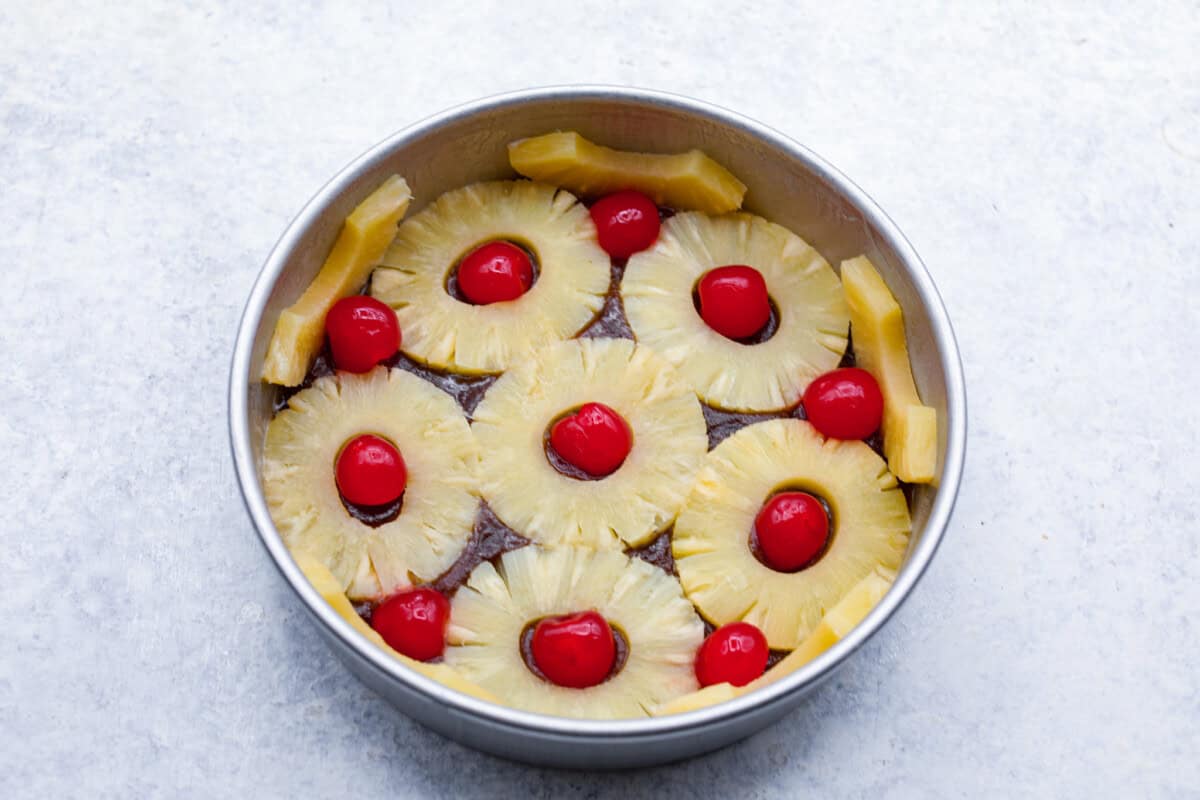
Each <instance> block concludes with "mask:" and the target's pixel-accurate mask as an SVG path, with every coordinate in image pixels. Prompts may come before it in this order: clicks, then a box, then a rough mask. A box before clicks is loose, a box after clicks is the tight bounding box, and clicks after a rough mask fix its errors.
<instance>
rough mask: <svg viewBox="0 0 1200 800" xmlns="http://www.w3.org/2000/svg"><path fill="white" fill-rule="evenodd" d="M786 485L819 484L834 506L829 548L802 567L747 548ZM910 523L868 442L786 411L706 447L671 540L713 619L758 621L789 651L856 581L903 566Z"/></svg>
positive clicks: (685, 576)
mask: <svg viewBox="0 0 1200 800" xmlns="http://www.w3.org/2000/svg"><path fill="white" fill-rule="evenodd" d="M785 488H799V489H804V490H808V491H812V492H815V493H817V494H819V495H821V496H822V497H823V498H824V499H825V500H826V501H827V502H828V503H829V505H830V507H831V510H832V512H833V521H834V530H833V538H832V541H831V543H830V545H829V548H828V550H827V551H826V552H825V554H824V555H823V556H822V557H821V559H820V560H819V561H818V562H817V563H816V564H814V565H812V566H811V567H808V568H807V569H804V570H801V571H800V572H796V573H782V572H776V571H774V570H772V569H770V568H769V567H767V566H766V565H764V564H762V563H761V562H759V561H758V559H756V558H755V557H754V555H753V554H752V553H751V551H750V547H749V536H750V532H751V530H752V528H753V526H754V518H755V516H756V515H757V514H758V512H759V510H760V509H761V507H762V504H763V503H764V502H766V500H767V498H768V497H769V496H770V495H771V494H772V493H774V492H776V491H778V490H780V489H785ZM910 527H911V522H910V519H909V514H908V505H907V503H906V502H905V499H904V494H903V492H901V490H900V488H899V484H898V483H897V482H896V479H895V477H894V476H893V475H892V474H891V473H890V472H888V470H887V465H886V464H885V463H884V461H883V459H881V458H880V457H879V456H878V455H877V454H876V453H875V452H874V451H872V450H871V449H870V448H869V447H867V445H866V444H864V443H862V442H857V441H853V442H852V441H838V440H834V439H825V438H823V437H822V436H821V435H820V434H818V433H817V432H816V429H814V428H813V427H812V426H811V425H810V424H809V423H807V422H804V421H802V420H796V419H780V420H771V421H768V422H761V423H758V424H755V425H750V426H748V427H746V428H743V429H742V430H740V431H738V432H737V433H735V434H733V435H732V436H730V437H729V438H728V439H726V440H725V441H723V442H721V444H719V445H718V446H717V447H716V448H714V449H713V450H712V451H711V452H710V453H709V454H708V457H707V459H706V461H705V464H704V466H703V467H702V468H701V469H700V473H699V475H698V476H697V478H696V484H695V486H694V488H693V489H692V493H691V494H690V495H689V497H688V500H687V503H686V504H685V505H684V508H683V510H682V511H681V512H680V514H679V518H678V519H677V520H676V522H675V530H674V533H673V535H672V543H671V544H672V551H673V553H674V555H675V567H676V569H677V570H678V572H679V580H680V582H681V583H682V584H683V587H684V591H685V592H686V593H687V596H688V598H689V599H691V601H692V602H693V603H695V605H696V608H697V609H698V610H699V611H700V613H701V614H702V615H703V616H704V617H705V618H706V619H708V620H709V621H710V622H712V623H714V624H716V625H724V624H727V623H730V622H734V621H736V620H745V621H747V622H751V623H753V624H755V625H757V626H758V627H759V628H761V629H762V631H763V633H764V634H765V635H766V637H767V642H768V643H769V644H770V646H771V647H772V648H776V649H785V650H790V649H792V648H794V647H796V646H797V645H798V644H799V643H800V642H801V641H802V640H803V639H804V637H805V636H807V635H808V634H809V633H810V632H811V631H812V630H813V629H814V628H815V627H816V625H817V624H818V623H819V622H820V620H821V617H822V615H823V614H824V613H825V612H826V611H828V610H829V609H830V608H832V607H833V606H834V605H836V604H837V603H838V601H840V600H841V599H842V597H843V596H844V595H845V593H846V592H847V591H849V589H850V588H851V587H852V586H853V585H854V584H855V583H856V582H857V581H859V580H861V579H862V578H863V577H864V576H865V575H867V574H868V573H870V572H871V571H872V570H873V569H875V568H876V567H877V566H883V567H886V568H888V569H897V568H898V567H899V566H900V561H901V559H902V557H903V555H904V551H905V548H906V547H907V545H908V532H909V529H910Z"/></svg>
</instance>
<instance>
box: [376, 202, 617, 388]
mask: <svg viewBox="0 0 1200 800" xmlns="http://www.w3.org/2000/svg"><path fill="white" fill-rule="evenodd" d="M497 239H500V240H513V241H516V242H518V243H520V244H522V245H524V246H527V247H528V248H529V249H531V250H532V251H534V253H535V255H536V257H537V259H538V262H539V264H540V274H539V276H538V278H537V280H536V281H535V282H534V284H533V286H532V287H531V288H530V289H529V291H528V292H526V293H525V294H523V295H522V296H521V297H519V298H517V299H516V300H511V301H508V302H501V303H491V304H488V305H471V304H469V303H465V302H462V301H459V300H456V299H455V298H453V297H452V296H450V295H449V294H448V293H447V292H446V288H445V281H446V276H447V274H448V273H449V271H450V269H451V268H452V267H453V265H454V264H456V263H457V262H458V261H459V260H460V259H461V258H462V257H463V256H464V255H466V254H467V253H468V252H469V251H470V250H471V249H472V248H474V247H475V246H477V245H480V244H483V243H484V242H487V241H491V240H497ZM610 279H611V267H610V262H609V258H608V255H607V254H606V253H605V252H604V250H603V249H601V247H600V245H599V243H598V241H597V239H596V227H595V224H594V223H593V222H592V218H591V215H590V214H589V213H588V210H587V208H586V207H584V206H583V204H581V203H580V202H579V201H578V199H577V198H575V196H574V195H572V194H570V193H569V192H567V191H564V190H561V189H558V188H556V187H554V186H549V185H546V184H540V183H532V182H530V181H492V182H486V183H475V184H471V185H469V186H464V187H462V188H460V189H454V190H452V191H449V192H446V193H445V194H443V195H441V196H440V197H438V198H437V199H436V200H434V202H433V203H432V204H431V205H430V206H429V207H428V208H426V209H424V210H423V211H421V212H420V213H418V214H416V215H414V216H412V217H410V218H409V219H408V220H406V221H405V222H404V223H403V224H402V225H401V226H400V230H399V232H398V233H397V235H396V240H395V241H394V242H393V243H392V246H391V247H390V248H389V249H388V251H387V253H386V254H385V255H384V257H383V261H382V263H381V265H380V267H379V268H378V269H376V271H375V273H374V276H373V277H372V281H371V294H372V296H374V297H376V298H378V299H379V300H381V301H383V302H385V303H387V304H388V305H390V306H391V307H392V308H393V309H394V310H395V311H396V317H397V319H398V320H399V322H400V328H401V330H403V331H404V338H403V342H402V344H401V349H402V350H403V351H404V352H405V353H406V354H407V355H409V356H411V357H412V358H414V359H416V360H417V361H420V362H421V363H424V364H428V365H429V366H432V367H436V368H438V369H449V370H454V371H458V372H470V373H493V372H501V371H503V370H505V369H508V368H509V367H511V366H514V365H515V363H516V362H517V361H518V360H519V359H521V358H522V357H524V356H525V355H526V354H527V353H528V352H529V351H530V350H532V349H534V348H536V347H538V346H540V345H544V344H548V343H550V342H553V341H559V340H563V339H568V338H570V337H571V336H573V335H575V334H576V333H577V332H578V331H579V330H581V329H582V328H583V327H584V326H586V325H587V324H588V322H590V321H591V320H592V319H593V318H594V317H595V315H596V314H597V313H598V312H599V311H600V308H601V306H602V305H603V304H604V298H605V295H606V294H607V292H608V288H609V283H610Z"/></svg>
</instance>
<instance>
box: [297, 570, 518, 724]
mask: <svg viewBox="0 0 1200 800" xmlns="http://www.w3.org/2000/svg"><path fill="white" fill-rule="evenodd" d="M292 558H294V559H295V560H296V566H298V567H300V570H301V571H302V572H303V573H304V577H306V578H308V582H309V583H311V584H312V585H313V588H314V589H316V590H317V591H318V592H320V593H321V597H323V598H325V602H326V603H329V605H331V606H333V610H334V611H336V612H337V613H338V615H339V616H340V617H341V618H342V619H344V620H346V621H347V622H349V623H350V626H351V627H352V628H354V629H355V630H356V631H358V632H359V633H361V634H362V635H363V636H365V637H366V638H367V639H368V640H369V641H370V642H371V643H372V644H374V645H375V646H376V647H378V648H379V649H381V650H383V651H384V652H386V653H387V654H388V655H390V656H392V657H393V658H396V659H397V660H399V661H401V662H402V663H403V664H404V665H405V666H407V667H409V668H411V669H414V670H416V671H417V672H419V673H421V674H422V675H424V676H426V677H429V678H433V679H434V680H437V681H440V682H441V683H443V684H445V685H446V686H448V687H449V688H451V689H454V690H455V691H458V692H462V693H463V694H469V695H471V696H473V697H478V698H479V699H480V700H487V701H489V702H492V703H495V702H496V698H495V696H493V695H492V693H491V692H489V691H487V690H486V689H484V688H482V687H480V686H476V685H475V684H473V683H471V682H470V681H468V680H467V679H466V678H464V677H463V676H462V675H461V674H459V673H458V671H457V670H455V669H454V668H453V667H449V666H446V665H445V664H426V663H424V662H422V661H416V660H414V659H411V658H409V657H408V656H406V655H403V654H402V653H398V652H396V651H395V650H393V649H392V648H391V647H390V646H389V645H388V643H387V642H385V641H384V640H383V637H382V636H380V635H379V634H378V633H377V632H376V631H375V629H374V628H372V627H371V626H370V625H368V624H367V623H366V622H364V621H363V618H362V617H360V616H359V615H358V612H357V611H355V610H354V606H353V605H351V604H350V599H349V598H348V597H346V595H345V594H343V593H342V589H341V586H340V585H339V584H338V580H337V578H335V577H333V573H332V572H330V571H329V570H328V569H327V568H326V567H325V565H324V564H322V563H321V562H320V561H318V560H317V559H315V558H313V557H312V556H310V555H308V554H307V553H293V554H292Z"/></svg>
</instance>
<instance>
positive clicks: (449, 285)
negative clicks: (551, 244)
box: [442, 236, 542, 306]
mask: <svg viewBox="0 0 1200 800" xmlns="http://www.w3.org/2000/svg"><path fill="white" fill-rule="evenodd" d="M492 242H504V243H505V244H511V245H512V246H513V247H516V248H519V249H520V250H521V251H522V252H523V253H525V255H527V256H529V264H530V266H531V267H532V268H533V280H532V281H530V283H529V288H528V289H526V290H525V294H529V293H530V292H531V291H533V287H534V286H537V282H538V278H539V277H541V274H542V260H541V259H540V258H538V254H537V249H536V248H534V246H533V245H532V244H530V243H529V242H526V241H522V240H520V239H515V238H513V237H511V236H498V237H496V238H494V239H485V240H484V241H482V242H476V243H475V244H473V245H471V246H470V247H468V248H467V249H466V250H464V251H463V252H462V253H460V254H459V256H458V258H456V259H454V263H453V264H451V265H450V269H448V270H446V278H445V280H444V281H443V283H442V285H443V286H444V287H445V289H446V294H448V295H450V296H451V297H453V298H454V299H455V300H457V301H458V302H460V303H466V304H467V305H469V306H473V305H475V304H474V303H472V302H471V301H470V300H468V299H467V296H466V295H465V294H463V293H462V289H460V288H458V268H459V267H460V266H462V262H463V259H465V258H466V257H467V256H469V255H471V253H474V252H475V251H476V250H478V249H479V248H481V247H483V246H484V245H485V244H491V243H492ZM523 296H524V295H522V297H523ZM517 299H518V300H519V299H520V298H517Z"/></svg>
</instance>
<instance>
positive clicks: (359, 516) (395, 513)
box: [333, 433, 408, 528]
mask: <svg viewBox="0 0 1200 800" xmlns="http://www.w3.org/2000/svg"><path fill="white" fill-rule="evenodd" d="M368 435H369V436H378V437H379V438H380V439H383V440H384V441H385V442H387V443H388V444H390V445H391V446H392V447H396V443H395V442H393V441H392V440H391V439H389V438H388V437H386V436H384V435H383V434H382V433H369V434H366V433H356V434H355V435H353V436H351V437H350V438H349V439H347V440H346V441H344V442H342V446H341V447H339V448H338V451H337V454H336V455H334V457H333V474H335V475H336V474H337V463H338V459H339V458H341V457H342V451H343V450H345V449H346V445H348V444H350V442H352V441H354V440H355V439H357V438H358V437H359V436H368ZM396 452H397V453H399V452H400V448H399V447H396ZM334 488H337V481H334ZM407 493H408V491H407V490H405V491H403V492H401V493H400V496H399V497H397V498H396V499H395V500H393V501H392V502H390V503H384V504H382V505H378V506H364V505H359V504H358V503H351V502H350V501H349V500H347V499H346V498H345V497H344V496H343V495H342V492H341V490H340V489H338V500H341V501H342V508H344V509H346V513H347V514H349V515H350V516H352V517H354V518H355V519H356V520H358V521H359V522H361V523H362V524H363V525H366V526H367V527H369V528H378V527H379V526H380V525H386V524H387V523H389V522H392V521H393V520H395V519H396V518H397V517H399V516H400V511H401V510H402V509H403V508H404V495H406V494H407Z"/></svg>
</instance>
